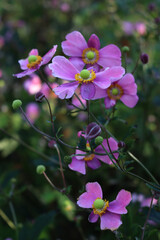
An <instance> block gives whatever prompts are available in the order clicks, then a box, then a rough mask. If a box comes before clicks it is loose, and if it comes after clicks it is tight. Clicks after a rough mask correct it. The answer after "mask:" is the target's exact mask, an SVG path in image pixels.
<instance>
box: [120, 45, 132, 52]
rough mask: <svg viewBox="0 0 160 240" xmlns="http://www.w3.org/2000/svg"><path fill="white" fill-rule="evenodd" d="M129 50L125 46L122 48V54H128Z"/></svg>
mask: <svg viewBox="0 0 160 240" xmlns="http://www.w3.org/2000/svg"><path fill="white" fill-rule="evenodd" d="M129 50H130V49H129V47H127V46H124V47H122V52H129Z"/></svg>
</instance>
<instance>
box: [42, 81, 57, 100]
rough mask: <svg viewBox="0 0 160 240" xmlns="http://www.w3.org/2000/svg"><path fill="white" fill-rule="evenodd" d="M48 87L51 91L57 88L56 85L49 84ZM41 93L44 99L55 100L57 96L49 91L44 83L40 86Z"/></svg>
mask: <svg viewBox="0 0 160 240" xmlns="http://www.w3.org/2000/svg"><path fill="white" fill-rule="evenodd" d="M50 86H51V88H52V89H54V88H56V87H57V86H58V84H57V83H51V84H50ZM41 92H42V93H43V94H44V95H45V97H46V98H57V95H56V94H55V93H54V92H53V91H52V92H51V90H50V89H49V87H48V86H47V85H46V84H45V83H43V84H42V88H41Z"/></svg>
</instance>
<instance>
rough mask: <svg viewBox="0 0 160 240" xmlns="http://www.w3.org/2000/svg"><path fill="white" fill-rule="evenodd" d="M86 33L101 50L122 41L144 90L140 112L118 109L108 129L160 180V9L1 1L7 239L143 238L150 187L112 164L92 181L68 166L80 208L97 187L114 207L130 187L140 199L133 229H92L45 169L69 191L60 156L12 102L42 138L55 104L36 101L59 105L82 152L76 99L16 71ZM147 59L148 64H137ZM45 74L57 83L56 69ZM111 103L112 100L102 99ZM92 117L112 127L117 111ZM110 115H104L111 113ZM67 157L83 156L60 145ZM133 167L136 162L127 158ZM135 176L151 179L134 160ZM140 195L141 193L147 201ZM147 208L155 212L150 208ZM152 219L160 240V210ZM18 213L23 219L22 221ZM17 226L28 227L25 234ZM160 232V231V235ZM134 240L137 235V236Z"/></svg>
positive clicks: (1, 213)
mask: <svg viewBox="0 0 160 240" xmlns="http://www.w3.org/2000/svg"><path fill="white" fill-rule="evenodd" d="M73 30H77V31H80V32H81V33H82V34H83V36H84V37H85V39H86V40H88V39H89V37H90V35H91V34H92V33H95V34H97V36H98V37H99V38H100V42H101V47H104V46H106V45H108V44H111V43H112V44H116V45H117V46H118V47H119V48H120V49H122V47H123V46H128V47H129V49H130V51H129V52H127V53H125V54H124V53H123V58H122V60H123V66H125V64H126V65H127V71H128V72H132V71H133V69H134V68H135V65H136V63H137V68H136V71H135V73H134V76H135V80H136V83H137V84H138V96H139V102H138V104H137V106H136V107H135V108H134V109H129V108H127V107H126V106H125V105H123V104H122V103H118V104H117V106H116V109H115V112H114V116H113V117H112V118H111V121H110V122H109V124H108V129H109V130H110V132H112V134H113V135H115V136H116V138H117V139H118V140H119V141H120V140H122V141H125V143H126V149H127V150H128V149H129V150H131V151H132V152H133V153H134V154H135V156H137V157H138V158H139V159H140V160H141V161H142V162H143V163H144V164H145V165H146V166H147V168H148V169H150V171H151V172H152V173H153V175H154V176H155V177H156V178H157V179H159V180H160V175H159V167H158V166H159V156H160V144H159V142H160V131H159V130H160V123H159V118H160V87H159V86H160V67H159V66H160V65H159V63H160V57H159V52H160V2H159V0H157V1H156V0H155V1H153V2H152V1H148V0H144V1H138V0H123V1H122V0H101V1H96V0H95V1H94V0H81V1H78V0H77V1H73V0H68V1H63V0H34V1H31V0H27V1H26V0H14V1H12V0H1V1H0V240H4V239H8V240H9V239H19V240H32V239H34V240H36V239H38V240H42V239H43V240H55V239H56V240H64V239H70V240H71V239H77V240H78V239H88V240H96V239H100V240H103V239H107V238H108V239H116V236H117V239H139V238H138V237H137V238H135V237H136V236H139V232H141V228H140V226H142V225H143V223H144V221H145V216H146V211H147V210H146V209H145V208H144V209H143V210H142V202H143V201H142V200H145V199H146V198H148V197H150V196H151V192H150V190H149V189H148V188H147V187H146V185H145V184H144V183H143V182H140V181H139V180H137V179H134V178H132V177H128V176H124V175H122V174H121V173H120V172H118V171H117V170H115V169H114V167H109V166H106V165H105V164H103V167H101V168H100V169H98V170H95V171H94V172H93V171H92V170H88V172H87V175H86V176H82V175H80V174H77V173H76V172H73V171H71V170H69V168H68V166H67V165H68V164H67V162H65V161H64V162H63V164H64V169H65V172H64V173H65V176H66V180H67V185H68V191H70V194H71V196H72V198H73V199H74V201H76V199H77V197H78V196H79V195H80V194H81V193H82V192H83V191H84V185H85V183H86V182H88V181H98V182H99V183H100V184H101V186H102V188H103V192H104V195H105V196H106V197H107V198H108V199H111V200H113V199H114V198H115V196H116V195H117V193H118V192H119V191H120V189H122V188H124V189H126V190H129V191H131V192H132V193H133V194H134V196H135V198H134V201H133V202H132V204H131V205H130V207H129V208H128V209H129V213H128V215H126V216H124V217H123V218H122V219H123V223H124V224H123V225H122V226H121V227H120V229H119V230H118V233H116V234H117V235H116V234H114V233H112V232H110V231H100V229H99V224H98V223H97V224H91V223H89V222H88V212H85V211H83V209H79V208H78V209H77V208H76V206H75V205H74V204H73V203H72V202H71V201H70V200H69V199H67V198H66V197H65V196H64V195H62V194H60V193H58V192H56V191H54V190H53V189H52V188H51V187H50V186H49V184H48V183H47V182H46V180H45V179H44V177H43V176H42V175H37V174H36V166H37V165H39V164H44V165H45V166H46V168H47V174H48V176H49V177H50V179H51V180H53V182H54V184H55V185H56V186H57V187H59V188H62V187H63V185H62V179H61V175H60V172H59V165H58V157H57V153H56V150H55V149H51V148H49V147H48V143H47V141H46V140H45V139H44V138H42V136H41V135H39V134H38V133H36V132H35V131H34V130H33V129H32V128H30V127H29V126H28V124H27V123H26V122H25V121H24V119H23V117H22V116H21V114H20V113H19V112H18V111H14V110H13V109H12V101H13V100H14V99H21V100H22V102H23V105H22V107H23V109H24V111H25V112H26V114H27V116H28V118H29V119H30V120H31V122H32V123H34V124H35V125H36V126H38V127H39V128H40V129H41V130H42V131H44V132H46V133H48V134H52V132H51V124H50V116H49V112H48V106H47V104H46V102H43V103H41V104H38V103H37V102H36V101H35V94H36V93H37V92H38V91H40V90H41V91H42V92H43V93H45V95H46V96H47V98H48V100H49V101H50V104H51V107H52V110H53V114H54V124H55V129H56V131H57V130H58V129H59V128H60V127H62V129H61V134H62V135H63V137H62V138H63V140H64V141H65V142H67V143H69V144H71V145H74V146H76V145H77V142H78V140H77V132H78V131H81V130H83V129H85V127H86V125H87V116H86V114H85V113H72V111H71V109H70V107H69V106H68V102H66V101H61V100H59V99H58V98H57V97H56V95H55V94H53V93H50V91H49V89H48V87H47V85H46V84H45V83H44V82H43V79H41V77H40V76H39V75H38V74H37V73H35V74H34V75H32V76H27V77H24V78H22V79H17V78H14V77H13V76H12V74H15V73H18V72H20V71H21V70H20V67H19V64H18V60H19V59H23V58H26V57H27V56H28V53H29V51H30V50H31V49H33V48H37V49H38V50H39V53H40V55H41V56H43V55H44V54H45V53H46V52H47V51H49V49H51V48H52V46H53V45H56V44H57V45H58V49H57V52H56V55H63V52H62V49H61V42H62V41H64V40H65V36H66V34H67V33H70V32H72V31H73ZM142 53H146V54H148V56H149V62H148V63H147V64H143V63H142V62H141V61H140V60H139V61H138V59H139V57H140V55H141V54H142ZM137 61H138V62H137ZM43 73H44V75H45V77H46V79H48V81H49V82H50V84H52V85H53V87H54V86H56V80H55V79H54V77H53V76H51V73H50V71H49V69H48V68H47V67H44V69H43ZM101 103H103V100H102V101H101ZM91 110H92V111H93V113H94V114H95V115H96V116H97V118H98V119H99V120H100V121H101V122H102V123H103V122H105V121H106V119H107V116H108V115H109V114H110V110H105V108H104V106H103V105H102V109H100V108H99V101H94V102H92V103H91ZM102 113H104V114H103V115H102ZM60 151H61V154H62V160H63V159H64V156H65V155H71V154H73V153H74V151H73V150H72V149H68V148H66V147H64V146H63V145H61V146H60ZM124 160H126V161H129V160H130V159H128V157H127V156H125V153H124ZM128 163H129V166H128V167H131V168H132V169H131V171H133V172H134V173H137V174H138V175H140V176H143V177H144V178H146V179H148V180H151V179H149V178H148V176H146V174H145V172H144V171H143V170H142V168H140V167H139V166H138V165H137V164H135V163H131V162H128ZM139 194H140V195H139ZM146 207H147V205H146ZM154 211H155V212H153V213H152V215H151V218H152V219H151V220H152V221H153V222H152V223H154V225H150V227H149V228H148V229H147V231H148V235H147V237H146V239H151V237H152V239H155V240H156V239H160V234H159V231H158V229H159V227H160V212H159V210H158V209H156V210H154ZM15 215H16V219H15ZM15 221H16V222H17V226H18V230H17V231H16V230H15ZM155 225H156V229H157V230H156V229H155ZM131 234H132V236H131Z"/></svg>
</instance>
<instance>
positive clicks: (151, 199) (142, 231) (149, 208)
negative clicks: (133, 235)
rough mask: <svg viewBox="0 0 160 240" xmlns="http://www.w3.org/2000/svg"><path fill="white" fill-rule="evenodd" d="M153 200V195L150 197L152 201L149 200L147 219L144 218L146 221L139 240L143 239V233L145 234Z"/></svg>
mask: <svg viewBox="0 0 160 240" xmlns="http://www.w3.org/2000/svg"><path fill="white" fill-rule="evenodd" d="M153 198H154V194H153V195H152V199H151V203H150V207H149V210H148V214H147V218H146V221H145V223H144V226H143V228H142V236H141V240H143V239H144V232H145V229H146V226H147V222H148V219H149V216H150V214H151V209H152V204H153Z"/></svg>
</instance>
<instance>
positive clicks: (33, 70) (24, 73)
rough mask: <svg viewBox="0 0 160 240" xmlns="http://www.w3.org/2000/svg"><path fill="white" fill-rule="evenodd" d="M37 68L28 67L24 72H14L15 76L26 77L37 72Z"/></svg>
mask: <svg viewBox="0 0 160 240" xmlns="http://www.w3.org/2000/svg"><path fill="white" fill-rule="evenodd" d="M36 70H37V69H27V70H25V71H24V72H21V73H17V74H13V77H17V78H21V77H25V76H27V75H31V74H32V73H33V72H35V71H36Z"/></svg>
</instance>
